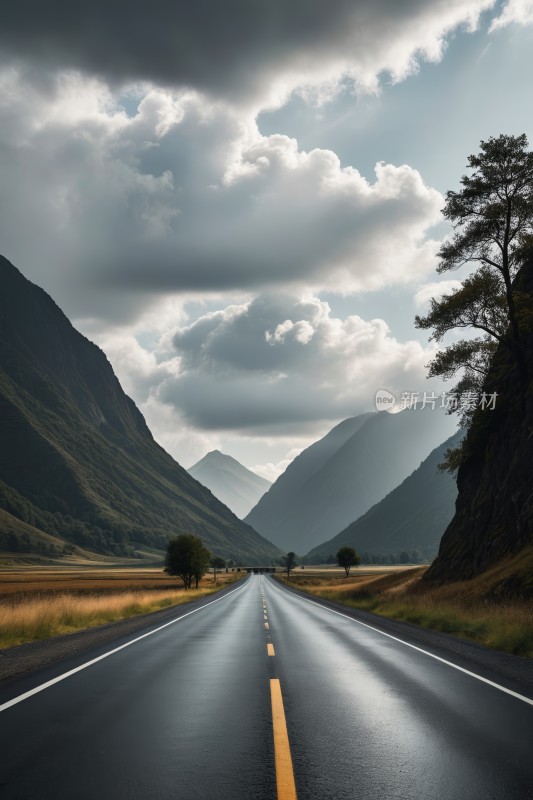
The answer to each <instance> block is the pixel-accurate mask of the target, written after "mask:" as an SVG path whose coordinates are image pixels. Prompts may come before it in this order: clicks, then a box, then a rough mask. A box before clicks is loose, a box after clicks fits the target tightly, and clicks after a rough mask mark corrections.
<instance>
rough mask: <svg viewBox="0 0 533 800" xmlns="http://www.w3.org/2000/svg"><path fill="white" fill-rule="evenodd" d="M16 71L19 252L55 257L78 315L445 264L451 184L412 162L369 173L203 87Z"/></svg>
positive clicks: (8, 112) (7, 175)
mask: <svg viewBox="0 0 533 800" xmlns="http://www.w3.org/2000/svg"><path fill="white" fill-rule="evenodd" d="M0 82H1V83H2V87H1V88H2V89H3V92H2V95H3V101H2V103H1V104H0V144H1V148H0V170H1V171H2V175H3V179H4V183H5V185H9V186H10V187H11V189H10V192H9V194H4V195H3V196H2V200H1V212H2V213H1V214H0V238H1V240H2V242H3V247H4V252H5V254H6V255H7V256H8V257H11V259H12V260H13V261H14V262H16V263H19V264H21V265H22V266H23V267H24V269H25V270H27V271H28V274H29V276H30V277H32V278H35V279H38V278H39V271H40V270H41V269H42V268H43V267H44V263H45V262H46V274H47V283H46V288H47V289H48V290H49V291H50V292H51V293H52V294H54V295H55V296H56V297H57V299H58V301H59V302H60V303H61V304H63V305H65V307H66V310H67V312H68V313H70V314H73V315H74V316H76V317H83V316H100V317H102V318H107V319H117V318H119V319H120V318H121V317H123V316H124V315H125V316H128V315H132V314H133V315H135V314H136V313H138V312H139V311H140V310H142V309H143V308H144V307H145V306H146V304H147V303H149V302H151V300H153V299H154V298H156V297H161V296H163V295H164V294H165V293H169V292H176V293H177V292H181V293H183V292H213V291H218V292H228V291H258V290H261V289H264V288H265V287H266V288H268V287H283V286H285V287H292V288H293V289H295V288H297V289H300V290H301V289H302V288H305V289H311V290H314V291H320V290H322V289H329V290H332V291H335V292H340V293H344V294H346V293H350V292H354V291H360V290H368V289H376V288H379V287H382V286H385V285H391V284H399V283H406V282H409V281H411V280H415V279H416V280H418V279H420V278H421V277H422V276H424V275H426V274H427V273H428V272H429V271H430V270H431V268H432V265H433V258H434V254H435V252H436V249H437V248H438V242H436V241H434V240H432V239H431V237H430V236H428V231H429V229H430V228H431V226H432V225H433V224H434V223H435V222H437V221H438V220H439V219H440V213H439V209H440V208H441V206H442V203H443V199H442V196H441V195H440V194H439V193H438V192H437V191H435V190H434V189H431V188H429V187H427V186H425V184H424V182H423V180H422V178H421V176H420V174H419V173H418V172H417V171H416V170H413V169H412V168H410V167H409V166H406V165H400V166H394V165H391V164H383V163H379V164H377V165H376V171H375V180H374V181H373V182H369V181H367V180H366V179H365V178H363V177H362V176H361V175H360V174H359V172H358V171H357V169H355V168H353V167H342V166H341V164H340V162H339V159H338V158H337V156H336V155H335V153H333V152H332V151H330V150H320V149H315V150H312V151H311V152H308V153H307V152H303V151H301V150H300V149H299V148H298V143H297V142H296V140H294V139H291V138H289V137H287V136H282V135H273V136H262V135H261V134H260V132H259V130H258V129H257V127H256V125H255V123H252V122H249V123H248V124H244V123H243V122H242V121H241V120H240V119H239V118H238V117H236V116H235V115H234V114H233V113H232V112H230V111H229V110H228V109H226V108H224V107H221V106H220V105H217V104H213V103H210V102H209V101H207V100H206V99H205V98H204V97H202V96H200V95H198V94H196V93H181V94H172V93H170V92H164V91H163V90H155V89H152V90H149V91H147V92H146V93H145V94H144V95H143V96H142V97H141V99H140V100H139V101H138V107H137V110H136V112H135V113H134V114H131V115H127V114H126V113H125V112H124V110H123V109H122V108H121V106H120V103H119V102H118V101H117V98H116V97H115V96H114V95H113V94H112V93H111V92H110V90H109V89H108V87H106V86H105V85H104V84H101V83H100V82H98V81H96V80H94V79H92V80H90V81H89V80H87V79H84V78H82V77H80V76H79V75H75V74H74V75H68V76H63V77H62V78H61V80H58V82H57V85H56V88H55V92H54V96H53V97H52V98H43V97H42V96H41V95H40V94H39V93H38V92H37V91H35V90H32V88H31V86H28V84H27V83H25V81H24V78H23V77H22V76H20V75H18V74H17V73H16V71H11V72H5V73H4V74H3V75H0ZM22 95H24V96H25V98H26V102H25V103H24V104H21V103H20V97H21V96H22ZM28 101H29V102H28ZM28 230H31V231H32V236H31V237H28V236H27V231H28ZM80 288H82V291H80Z"/></svg>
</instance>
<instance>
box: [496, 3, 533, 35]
mask: <svg viewBox="0 0 533 800" xmlns="http://www.w3.org/2000/svg"><path fill="white" fill-rule="evenodd" d="M513 23H514V24H516V25H533V2H531V0H508V2H507V3H506V4H505V5H504V7H503V9H502V12H501V14H500V15H499V16H498V17H495V18H494V19H493V20H492V22H491V25H490V28H489V33H491V32H492V31H495V30H498V29H499V28H506V27H507V26H508V25H511V24H513Z"/></svg>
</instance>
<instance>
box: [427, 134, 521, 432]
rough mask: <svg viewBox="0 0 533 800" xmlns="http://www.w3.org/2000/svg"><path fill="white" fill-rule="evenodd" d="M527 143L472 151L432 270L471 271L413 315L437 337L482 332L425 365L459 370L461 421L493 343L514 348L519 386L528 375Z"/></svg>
mask: <svg viewBox="0 0 533 800" xmlns="http://www.w3.org/2000/svg"><path fill="white" fill-rule="evenodd" d="M527 147H528V141H527V138H526V136H525V134H522V135H521V136H506V135H501V136H498V137H497V138H495V137H491V138H490V139H489V140H488V141H486V142H485V141H482V142H481V143H480V148H481V149H480V153H479V154H478V155H471V156H469V158H468V165H469V167H470V168H471V170H472V174H471V175H463V177H462V178H461V184H462V187H463V188H462V189H461V190H460V191H459V192H454V191H449V192H447V194H446V204H445V206H444V208H443V210H442V212H443V214H444V217H445V218H446V219H448V220H450V222H451V223H452V225H453V227H454V231H455V233H454V235H453V236H452V237H451V239H449V240H448V241H446V242H445V243H444V244H443V245H442V247H441V249H440V251H439V253H438V255H439V257H440V259H441V261H440V264H439V265H438V267H437V272H439V273H443V272H449V271H452V270H456V269H458V268H459V267H462V266H464V265H473V266H474V267H475V269H474V271H472V272H471V274H470V275H469V276H468V277H467V278H466V279H465V280H464V281H463V283H462V285H461V286H460V287H459V288H458V289H456V290H455V291H453V292H451V293H450V294H445V295H444V296H443V297H441V298H440V299H439V300H437V299H435V298H433V299H432V300H431V305H430V310H429V313H428V314H427V315H426V316H425V317H420V316H417V317H416V321H415V322H416V326H417V327H418V328H422V329H429V328H432V329H433V334H432V336H431V337H430V340H431V339H432V340H435V341H436V342H441V341H442V339H443V337H444V336H445V334H446V333H448V332H449V331H451V330H453V329H455V328H468V329H473V330H475V331H477V332H478V333H479V335H478V336H476V337H475V338H471V339H461V340H460V341H458V342H455V343H454V344H451V345H449V346H448V347H446V348H445V349H444V350H441V351H440V352H438V353H437V355H436V356H435V358H434V359H433V361H432V362H431V363H430V364H429V365H428V366H429V377H434V376H439V377H442V378H451V377H453V376H454V375H456V374H457V373H458V372H462V374H461V377H460V380H459V382H458V383H457V385H456V386H455V389H454V390H453V394H454V395H455V406H457V407H458V408H460V409H461V410H462V413H461V422H462V424H463V425H465V426H466V425H468V424H469V422H470V421H471V418H472V414H473V411H474V410H475V408H476V405H477V400H478V399H479V397H480V395H481V392H482V389H483V384H484V380H485V378H486V375H487V371H488V367H489V365H490V362H491V359H492V356H493V354H494V352H495V350H496V348H497V347H498V346H502V347H504V348H506V349H507V350H508V351H509V352H510V353H511V355H512V358H513V360H514V363H515V364H516V366H517V368H518V373H519V376H520V379H521V381H522V385H523V386H524V387H525V386H526V385H527V381H528V369H527V361H526V358H525V355H524V346H523V339H524V330H525V328H526V327H527V326H528V324H530V322H531V312H530V310H529V309H528V307H527V301H526V298H525V295H523V293H521V292H519V291H518V290H517V288H516V285H515V281H514V279H515V277H516V274H517V272H518V270H519V269H520V266H521V264H522V262H523V258H524V253H525V250H526V248H527V247H528V246H531V242H532V237H533V153H532V152H529V151H528V150H527ZM465 400H466V402H464V401H465ZM461 401H463V402H461ZM468 401H470V402H468ZM448 410H449V411H450V412H452V411H454V410H455V409H454V404H452V405H451V406H450V407H449V409H448Z"/></svg>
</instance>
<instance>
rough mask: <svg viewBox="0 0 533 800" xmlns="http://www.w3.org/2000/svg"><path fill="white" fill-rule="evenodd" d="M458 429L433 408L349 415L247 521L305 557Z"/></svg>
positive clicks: (277, 484)
mask: <svg viewBox="0 0 533 800" xmlns="http://www.w3.org/2000/svg"><path fill="white" fill-rule="evenodd" d="M454 427H455V422H454V421H453V420H451V419H450V417H448V416H447V415H445V414H444V413H443V412H442V413H441V412H440V411H439V410H437V409H435V410H434V411H433V410H432V409H431V408H430V407H429V406H426V408H424V409H421V408H420V409H418V410H416V411H415V410H406V411H402V412H400V413H398V414H389V413H388V412H386V411H382V412H379V413H373V414H362V415H360V416H358V417H353V418H351V419H348V420H345V421H344V422H342V423H341V424H340V425H338V426H337V427H336V428H334V429H333V430H332V431H330V433H328V435H327V436H326V437H325V438H324V439H322V440H321V441H319V442H317V443H315V444H314V445H312V446H311V447H310V448H308V449H307V450H304V452H303V453H301V454H300V455H299V456H298V457H297V458H296V459H295V460H294V461H293V463H292V464H291V465H289V467H288V468H287V470H286V471H285V472H284V473H283V475H281V476H280V477H279V478H278V479H277V481H276V482H275V483H274V484H273V486H272V488H271V489H269V491H268V492H267V493H266V494H265V495H264V496H263V497H262V498H261V500H260V501H259V503H258V504H257V506H256V507H255V508H254V509H252V511H251V512H250V514H248V516H247V517H246V519H245V521H246V522H248V523H249V524H250V525H253V527H254V528H255V529H256V530H258V531H259V532H260V533H262V534H263V536H266V537H267V538H268V539H270V541H272V542H274V543H275V544H277V545H278V547H281V548H282V549H283V550H285V551H287V550H294V551H295V552H296V553H300V554H304V553H306V552H308V551H309V550H311V549H312V548H314V547H316V546H317V545H319V544H320V543H322V542H323V541H325V540H327V539H329V538H330V537H331V536H332V535H333V534H335V533H337V532H338V531H340V530H343V529H344V528H345V527H346V526H347V525H349V524H350V523H351V522H352V521H353V520H354V519H357V518H358V517H360V516H361V515H362V514H364V513H365V512H366V511H368V509H369V508H371V507H372V506H373V505H374V504H375V503H377V502H378V501H379V500H381V499H382V498H383V497H384V496H385V495H386V494H387V493H388V492H390V491H391V490H392V489H394V488H395V487H396V486H397V485H398V484H399V483H400V482H401V481H402V480H404V478H406V477H407V476H408V475H410V473H411V472H412V471H413V470H414V469H415V468H416V467H418V466H419V464H420V462H421V461H422V460H423V459H424V458H425V457H426V456H427V455H428V453H429V452H430V451H431V450H432V449H433V448H434V447H436V446H437V445H438V444H439V443H440V442H442V440H443V439H444V438H445V437H446V436H449V435H450V433H451V432H452V430H453V428H454Z"/></svg>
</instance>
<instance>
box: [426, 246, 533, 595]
mask: <svg viewBox="0 0 533 800" xmlns="http://www.w3.org/2000/svg"><path fill="white" fill-rule="evenodd" d="M517 281H518V282H519V290H520V291H521V292H522V293H523V295H522V298H521V301H522V302H523V304H524V309H525V313H524V314H523V317H522V326H523V333H524V343H525V344H524V346H525V356H526V363H527V369H528V373H529V375H528V384H527V387H524V386H522V384H521V381H520V379H519V376H518V372H517V369H516V367H515V366H514V364H513V362H512V361H511V358H510V356H509V354H508V353H507V351H506V350H504V349H503V348H501V347H500V348H499V349H498V350H497V352H496V354H495V357H494V360H493V362H492V364H491V368H490V371H489V374H488V376H487V379H486V382H485V387H484V388H485V391H486V392H487V393H488V394H492V393H493V392H497V395H498V396H497V402H496V408H495V410H494V411H487V410H485V411H482V410H480V409H478V411H477V412H476V414H475V416H474V418H473V422H472V425H471V427H470V429H469V431H468V434H467V437H466V441H465V453H466V457H465V459H464V460H463V463H462V465H461V466H460V468H459V471H458V475H457V486H458V496H457V505H456V513H455V516H454V517H453V519H452V521H451V522H450V525H449V526H448V528H447V529H446V532H445V533H444V536H443V538H442V542H441V546H440V549H439V554H438V557H437V559H436V561H435V562H434V563H433V564H432V566H431V567H430V569H429V570H428V572H427V574H426V576H425V580H427V581H437V582H444V581H453V580H464V579H471V578H474V577H476V576H479V575H481V574H482V573H484V572H485V571H486V570H489V569H491V568H493V567H494V566H495V565H497V564H498V563H500V562H503V561H505V560H509V559H513V560H514V563H522V564H527V563H531V559H530V558H529V556H530V555H531V552H532V551H533V482H532V480H531V467H532V465H533V392H532V388H533V387H532V379H533V320H532V310H533V258H532V259H530V260H529V261H528V262H527V263H526V265H525V266H524V267H523V269H522V270H521V272H520V273H519V275H518V277H517ZM519 554H522V555H523V558H522V557H521V558H519V559H518V560H515V557H516V556H518V555H519ZM501 589H502V592H508V593H509V594H522V595H523V596H533V575H532V574H531V571H530V569H529V571H528V570H527V569H526V570H525V571H522V570H518V571H517V572H516V574H515V575H509V576H508V577H507V579H506V584H505V587H503V586H502V587H501Z"/></svg>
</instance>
